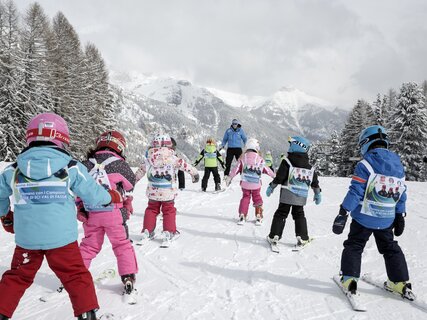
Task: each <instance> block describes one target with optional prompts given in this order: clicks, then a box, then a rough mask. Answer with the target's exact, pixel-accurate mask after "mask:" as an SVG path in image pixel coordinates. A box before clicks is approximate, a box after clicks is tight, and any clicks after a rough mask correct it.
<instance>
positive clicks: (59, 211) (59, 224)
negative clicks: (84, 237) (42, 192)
mask: <svg viewBox="0 0 427 320" xmlns="http://www.w3.org/2000/svg"><path fill="white" fill-rule="evenodd" d="M72 160H73V159H72V158H71V156H70V155H68V154H67V153H64V152H62V151H60V150H59V149H57V148H54V147H49V146H42V147H32V148H30V149H27V150H25V151H24V152H23V153H21V154H20V155H19V156H18V158H17V168H19V170H20V171H21V172H22V174H23V175H24V176H25V177H27V178H30V179H31V180H32V181H36V182H39V181H42V180H44V179H46V180H44V181H51V180H55V179H56V181H57V178H54V175H55V173H57V172H58V171H60V170H61V169H63V168H65V170H66V172H68V177H69V179H65V181H68V190H67V192H66V193H65V194H66V196H65V198H64V199H63V200H61V202H48V203H33V202H31V201H27V203H16V201H17V200H16V199H19V198H20V194H19V192H18V191H17V188H16V184H15V179H16V174H15V172H16V171H17V170H16V168H15V167H16V165H15V166H14V165H10V166H8V167H7V168H6V169H5V170H4V171H3V172H2V173H1V174H0V216H4V215H6V214H7V212H8V210H9V207H10V200H9V196H11V195H13V196H12V199H14V224H13V225H14V230H15V242H16V244H17V245H18V246H20V247H22V248H24V249H29V250H37V249H40V250H49V249H55V248H59V247H63V246H65V245H67V244H70V243H72V242H74V241H76V240H77V220H76V206H75V203H74V199H75V195H77V196H79V197H80V198H82V200H83V201H84V202H86V203H89V204H92V205H105V204H108V203H110V202H111V196H110V195H109V194H108V192H107V191H106V190H105V189H104V188H103V187H102V186H100V185H98V184H97V183H96V182H95V180H94V179H93V178H92V177H91V176H90V175H89V174H88V172H87V169H86V167H85V166H84V165H83V164H81V163H80V162H77V161H72ZM14 190H15V192H14ZM32 190H36V192H37V190H38V189H36V188H35V189H34V188H33V189H32ZM73 193H74V194H75V195H74V194H73ZM24 202H25V201H24Z"/></svg>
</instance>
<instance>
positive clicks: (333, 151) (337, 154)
mask: <svg viewBox="0 0 427 320" xmlns="http://www.w3.org/2000/svg"><path fill="white" fill-rule="evenodd" d="M329 141H330V142H329V144H330V149H329V160H328V168H329V175H331V176H337V175H338V173H339V166H340V163H342V156H341V143H340V139H339V137H338V133H337V132H336V131H335V130H334V131H333V132H332V134H331V137H330V139H329Z"/></svg>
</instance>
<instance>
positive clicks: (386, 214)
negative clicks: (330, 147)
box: [332, 125, 414, 300]
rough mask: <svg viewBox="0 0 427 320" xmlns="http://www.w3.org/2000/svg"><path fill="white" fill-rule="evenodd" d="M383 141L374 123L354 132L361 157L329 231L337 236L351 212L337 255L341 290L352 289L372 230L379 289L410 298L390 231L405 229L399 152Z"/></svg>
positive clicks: (396, 232)
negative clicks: (382, 273) (380, 263)
mask: <svg viewBox="0 0 427 320" xmlns="http://www.w3.org/2000/svg"><path fill="white" fill-rule="evenodd" d="M389 143H390V142H389V139H388V136H387V132H386V130H385V129H384V128H383V127H381V126H378V125H375V126H370V127H368V128H366V129H364V130H363V131H362V133H361V134H360V137H359V146H360V150H361V154H362V156H363V160H362V161H360V162H359V163H358V164H357V166H356V168H355V171H354V175H353V178H352V180H351V185H350V188H349V191H348V193H347V195H346V197H345V198H344V201H343V203H342V204H341V207H340V211H339V214H338V216H337V217H336V218H335V221H334V225H333V228H332V230H333V232H334V233H336V234H341V233H342V232H343V230H344V226H345V223H346V221H347V217H348V213H349V212H350V213H351V217H352V218H353V219H352V222H351V225H350V233H349V235H348V239H347V240H346V241H344V250H343V252H342V256H341V274H342V277H341V283H342V286H343V287H344V288H345V289H346V290H348V291H350V292H352V293H356V290H357V280H358V279H359V277H360V266H361V258H362V252H363V248H364V247H365V244H366V242H367V241H368V239H369V237H370V236H371V235H372V234H374V237H375V242H376V243H377V247H378V251H379V252H380V253H381V254H382V255H383V256H384V260H385V266H386V270H387V276H388V279H387V281H386V282H385V284H384V286H385V289H386V290H389V291H393V292H396V293H399V294H401V295H402V296H403V297H404V298H407V299H409V300H413V299H414V295H413V293H412V290H411V284H410V283H408V281H409V273H408V267H407V265H406V260H405V256H404V254H403V252H402V250H401V248H400V246H399V244H398V243H397V241H395V240H394V239H393V229H394V235H395V236H400V235H401V234H402V233H403V230H404V227H405V220H404V216H405V212H406V208H405V202H406V186H405V171H404V168H403V165H402V163H401V162H400V158H399V156H398V155H397V154H395V153H393V152H391V151H389V150H388V146H389ZM383 186H386V187H385V188H383ZM383 189H385V190H390V189H392V190H393V189H394V190H396V193H395V197H394V198H393V197H389V196H388V194H387V195H385V194H384V193H383V192H382V191H381V190H383ZM380 193H381V194H383V195H380Z"/></svg>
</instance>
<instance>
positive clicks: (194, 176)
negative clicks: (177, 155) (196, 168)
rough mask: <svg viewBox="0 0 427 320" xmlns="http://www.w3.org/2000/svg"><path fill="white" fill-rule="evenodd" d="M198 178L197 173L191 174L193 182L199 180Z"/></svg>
mask: <svg viewBox="0 0 427 320" xmlns="http://www.w3.org/2000/svg"><path fill="white" fill-rule="evenodd" d="M199 179H200V176H199V173H196V174H195V175H193V176H192V182H193V183H197V182H199Z"/></svg>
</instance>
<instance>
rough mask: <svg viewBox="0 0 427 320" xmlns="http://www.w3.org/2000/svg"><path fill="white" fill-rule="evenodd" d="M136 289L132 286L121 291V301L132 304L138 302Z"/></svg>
mask: <svg viewBox="0 0 427 320" xmlns="http://www.w3.org/2000/svg"><path fill="white" fill-rule="evenodd" d="M137 296H138V291H137V290H136V289H135V288H133V289H132V291H130V292H126V291H124V292H123V299H122V300H123V303H126V304H130V305H134V304H137V303H138V298H137Z"/></svg>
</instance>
